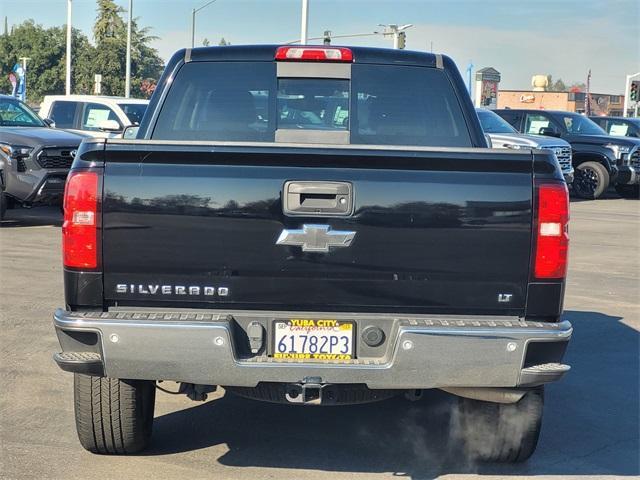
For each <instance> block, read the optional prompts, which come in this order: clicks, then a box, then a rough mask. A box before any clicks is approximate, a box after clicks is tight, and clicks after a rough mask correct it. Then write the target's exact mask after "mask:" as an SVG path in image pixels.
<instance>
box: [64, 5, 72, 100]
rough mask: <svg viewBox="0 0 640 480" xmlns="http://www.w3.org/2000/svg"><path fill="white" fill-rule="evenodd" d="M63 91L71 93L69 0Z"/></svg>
mask: <svg viewBox="0 0 640 480" xmlns="http://www.w3.org/2000/svg"><path fill="white" fill-rule="evenodd" d="M65 93H66V94H67V95H71V0H67V72H66V84H65Z"/></svg>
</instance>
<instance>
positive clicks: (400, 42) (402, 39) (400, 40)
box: [398, 32, 407, 50]
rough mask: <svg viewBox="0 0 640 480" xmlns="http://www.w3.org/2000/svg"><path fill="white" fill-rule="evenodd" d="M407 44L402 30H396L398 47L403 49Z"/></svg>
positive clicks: (405, 35)
mask: <svg viewBox="0 0 640 480" xmlns="http://www.w3.org/2000/svg"><path fill="white" fill-rule="evenodd" d="M406 44H407V34H406V33H404V32H398V48H399V49H400V50H402V49H404V47H405V46H406Z"/></svg>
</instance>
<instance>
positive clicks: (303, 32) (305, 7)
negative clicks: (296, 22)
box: [300, 0, 309, 45]
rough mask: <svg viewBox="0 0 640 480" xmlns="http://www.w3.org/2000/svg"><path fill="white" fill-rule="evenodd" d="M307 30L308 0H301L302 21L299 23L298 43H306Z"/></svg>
mask: <svg viewBox="0 0 640 480" xmlns="http://www.w3.org/2000/svg"><path fill="white" fill-rule="evenodd" d="M308 30H309V0H302V21H301V24H300V45H306V44H307V42H308V41H309V39H308V33H307V32H308Z"/></svg>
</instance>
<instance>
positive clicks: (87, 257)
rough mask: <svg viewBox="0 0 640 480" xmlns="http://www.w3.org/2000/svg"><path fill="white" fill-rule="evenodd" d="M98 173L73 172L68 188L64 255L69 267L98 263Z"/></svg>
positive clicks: (92, 265)
mask: <svg viewBox="0 0 640 480" xmlns="http://www.w3.org/2000/svg"><path fill="white" fill-rule="evenodd" d="M97 218H98V174H97V173H96V172H72V173H70V174H69V177H68V178H67V184H66V186H65V190H64V223H63V224H62V258H63V263H64V266H65V267H73V268H84V269H93V268H96V267H97V266H98V233H97V231H98V227H97V224H96V222H97Z"/></svg>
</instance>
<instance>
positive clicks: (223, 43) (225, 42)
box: [218, 37, 231, 47]
mask: <svg viewBox="0 0 640 480" xmlns="http://www.w3.org/2000/svg"><path fill="white" fill-rule="evenodd" d="M227 45H231V42H227V41H226V40H225V39H224V37H222V38H221V39H220V41H219V42H218V46H219V47H226V46H227Z"/></svg>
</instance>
